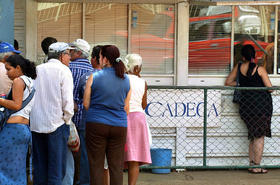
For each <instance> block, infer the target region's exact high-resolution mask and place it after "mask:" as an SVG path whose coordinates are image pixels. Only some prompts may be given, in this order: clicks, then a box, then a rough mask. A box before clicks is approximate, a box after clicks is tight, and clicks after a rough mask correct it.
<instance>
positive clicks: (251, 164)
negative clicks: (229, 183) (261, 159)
mask: <svg viewBox="0 0 280 185" xmlns="http://www.w3.org/2000/svg"><path fill="white" fill-rule="evenodd" d="M254 165H255V162H254V161H250V164H249V166H254ZM252 170H253V168H248V172H249V173H251V172H252Z"/></svg>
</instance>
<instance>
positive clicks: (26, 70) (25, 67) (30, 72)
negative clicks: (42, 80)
mask: <svg viewBox="0 0 280 185" xmlns="http://www.w3.org/2000/svg"><path fill="white" fill-rule="evenodd" d="M6 62H8V63H9V64H10V65H11V66H13V67H14V68H16V67H17V66H20V68H21V71H22V73H23V74H24V75H26V76H28V77H30V78H32V79H35V78H36V77H37V73H36V66H35V63H34V62H31V61H29V60H28V59H25V58H24V57H23V56H21V55H11V56H9V57H8V58H7V59H6Z"/></svg>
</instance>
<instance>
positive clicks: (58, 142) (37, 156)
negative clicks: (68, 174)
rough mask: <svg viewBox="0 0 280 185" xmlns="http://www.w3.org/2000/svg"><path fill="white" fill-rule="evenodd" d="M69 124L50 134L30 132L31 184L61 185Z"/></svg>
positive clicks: (64, 168)
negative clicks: (32, 171)
mask: <svg viewBox="0 0 280 185" xmlns="http://www.w3.org/2000/svg"><path fill="white" fill-rule="evenodd" d="M69 131H70V130H69V125H66V124H63V125H62V126H60V127H58V128H57V129H56V131H54V132H52V133H50V134H42V133H36V132H32V145H33V150H32V151H33V165H34V181H33V185H61V184H62V180H63V178H64V176H65V170H66V156H67V150H68V147H67V140H68V137H69Z"/></svg>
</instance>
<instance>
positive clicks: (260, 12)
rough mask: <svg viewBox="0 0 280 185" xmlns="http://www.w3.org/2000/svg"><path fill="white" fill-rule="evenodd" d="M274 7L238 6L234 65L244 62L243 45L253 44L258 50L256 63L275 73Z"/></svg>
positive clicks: (236, 11)
mask: <svg viewBox="0 0 280 185" xmlns="http://www.w3.org/2000/svg"><path fill="white" fill-rule="evenodd" d="M274 15H275V8H274V7H273V6H236V7H235V17H236V19H235V29H234V45H235V48H234V50H235V53H234V54H235V55H234V59H235V60H234V63H235V64H236V63H238V62H241V61H242V57H240V49H241V47H242V45H245V44H251V45H253V46H254V48H255V50H256V59H255V61H254V62H255V63H257V64H258V65H262V66H264V67H265V68H266V70H267V72H268V73H269V74H272V73H273V66H274V52H273V51H274V30H275V28H274V17H275V16H274Z"/></svg>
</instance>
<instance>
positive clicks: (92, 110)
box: [0, 37, 272, 185]
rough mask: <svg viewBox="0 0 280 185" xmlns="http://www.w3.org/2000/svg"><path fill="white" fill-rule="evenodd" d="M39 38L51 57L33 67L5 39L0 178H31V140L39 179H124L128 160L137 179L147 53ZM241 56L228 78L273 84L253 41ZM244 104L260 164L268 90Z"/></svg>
mask: <svg viewBox="0 0 280 185" xmlns="http://www.w3.org/2000/svg"><path fill="white" fill-rule="evenodd" d="M41 46H42V49H43V50H44V53H45V54H46V58H45V60H44V63H43V64H40V65H38V66H37V67H35V64H34V63H33V62H30V61H29V60H27V59H25V58H24V57H22V56H21V55H19V51H17V50H15V49H14V47H13V46H12V45H10V44H9V43H6V42H0V61H1V62H0V70H1V73H0V75H1V81H0V93H5V94H7V96H6V97H5V98H0V106H2V107H5V108H6V109H8V110H9V113H10V115H9V117H7V120H5V124H4V125H1V130H0V139H1V141H2V142H0V158H1V159H5V160H1V161H0V184H15V185H17V184H18V185H22V184H26V183H27V178H26V158H27V157H26V156H27V155H26V154H27V150H28V145H29V144H30V143H31V140H32V159H33V177H34V178H33V184H34V185H47V184H51V185H70V184H71V185H72V184H74V185H86V184H91V185H103V184H104V185H106V184H111V185H121V184H123V169H124V167H125V168H127V169H128V184H129V185H135V184H136V182H137V178H138V175H139V166H140V165H143V164H150V163H151V156H150V141H149V134H148V126H147V122H146V118H145V113H144V109H145V108H146V106H147V83H146V82H145V80H143V79H142V78H141V77H140V72H141V66H142V58H141V56H139V55H138V54H129V55H127V56H126V58H125V60H123V59H122V58H120V52H119V49H118V48H117V47H116V46H114V45H105V46H96V47H94V48H93V50H92V52H91V53H90V45H89V44H88V42H87V41H85V40H83V39H77V40H75V41H74V42H72V43H71V44H67V43H64V42H57V40H56V39H55V38H52V37H47V38H45V39H44V40H43V41H42V44H41ZM90 55H91V60H90V61H89V59H88V58H89V56H90ZM242 56H243V63H239V64H237V65H236V66H235V67H234V68H233V70H232V72H231V73H230V74H229V76H228V78H227V80H226V82H225V84H226V85H229V86H236V83H237V82H236V77H237V76H238V77H239V83H240V86H241V87H271V86H272V85H271V82H270V80H269V78H268V75H267V72H266V70H265V68H264V67H262V66H258V65H257V64H255V62H254V58H255V50H254V48H253V47H252V46H251V45H245V46H243V47H242ZM4 73H5V74H6V75H4ZM2 79H3V80H2ZM8 89H10V90H8ZM256 97H262V98H261V99H256ZM248 101H249V102H250V104H249V103H248ZM251 105H254V106H251ZM239 112H240V116H241V118H242V119H243V120H244V122H245V124H246V126H247V128H248V138H249V140H250V144H249V165H250V166H252V167H253V166H256V165H260V162H261V158H262V152H263V146H264V137H265V136H267V137H271V128H270V126H271V116H272V98H271V94H270V91H255V90H254V91H252V90H251V91H244V92H242V96H241V101H240V109H239ZM71 121H73V122H74V124H75V127H76V129H77V132H78V135H79V138H80V149H79V150H78V152H77V151H72V152H71V148H69V146H68V145H67V143H68V138H69V134H70V130H69V125H70V122H71ZM3 151H5V152H3ZM248 171H249V172H251V173H267V170H266V169H263V168H249V169H248Z"/></svg>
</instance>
